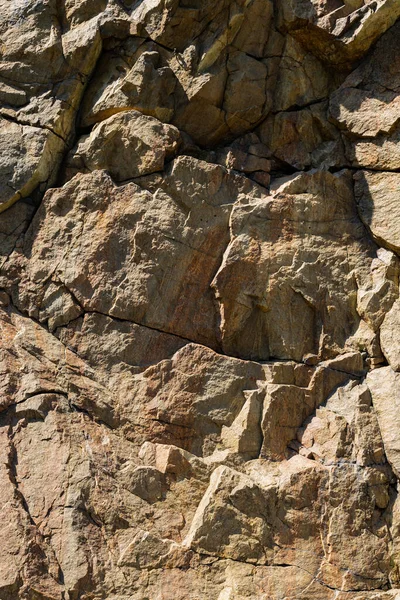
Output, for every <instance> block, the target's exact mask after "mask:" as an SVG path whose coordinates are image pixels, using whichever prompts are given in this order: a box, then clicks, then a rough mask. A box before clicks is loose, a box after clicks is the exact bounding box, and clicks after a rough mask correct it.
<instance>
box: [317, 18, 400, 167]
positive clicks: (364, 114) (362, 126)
mask: <svg viewBox="0 0 400 600" xmlns="http://www.w3.org/2000/svg"><path fill="white" fill-rule="evenodd" d="M399 34H400V26H399V24H396V25H395V26H394V27H392V29H390V30H389V31H388V32H387V34H386V35H384V36H383V37H382V39H381V40H379V42H378V43H377V45H376V48H375V49H374V51H373V52H372V55H371V56H369V57H368V58H365V59H364V60H363V62H362V63H361V65H360V66H359V67H358V68H357V69H356V70H355V71H353V72H352V73H351V74H350V75H349V76H348V78H347V79H346V80H345V82H344V83H343V84H342V86H341V87H340V88H339V89H338V90H337V91H335V92H334V93H333V94H332V95H331V97H330V105H329V106H330V115H331V119H332V120H333V122H335V123H336V124H338V125H339V127H340V129H342V130H343V137H344V142H345V147H346V155H347V157H348V159H349V160H350V161H351V163H352V164H353V165H354V166H360V167H363V168H367V169H368V168H370V169H381V170H385V169H387V170H395V169H398V168H399V167H400V161H399V148H400V146H399V127H398V120H399V118H398V114H399V96H398V94H399V90H400V78H399V66H398V65H399V50H400V41H399V40H400V36H399Z"/></svg>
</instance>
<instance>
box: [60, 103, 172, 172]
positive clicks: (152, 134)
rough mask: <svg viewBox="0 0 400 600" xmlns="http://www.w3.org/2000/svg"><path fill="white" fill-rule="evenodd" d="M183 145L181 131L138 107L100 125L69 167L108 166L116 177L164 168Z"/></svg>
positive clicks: (85, 139)
mask: <svg viewBox="0 0 400 600" xmlns="http://www.w3.org/2000/svg"><path fill="white" fill-rule="evenodd" d="M178 147H179V131H178V130H177V129H176V128H175V127H172V126H170V125H164V124H162V123H160V122H159V121H158V120H157V119H153V118H152V117H147V116H144V115H142V114H141V113H140V112H137V111H127V112H123V113H121V114H117V115H115V116H113V117H110V118H109V119H106V120H105V121H103V122H102V123H100V124H99V125H96V126H95V127H94V128H93V129H92V132H91V133H90V135H88V136H84V137H83V139H81V140H80V141H79V143H78V144H77V146H76V147H75V148H74V149H73V150H72V152H71V154H70V155H69V157H68V158H67V170H71V171H72V172H73V171H74V169H76V170H77V171H79V170H83V171H84V172H88V171H89V172H90V171H94V170H96V169H97V170H100V169H106V170H107V171H108V172H109V173H110V175H111V177H112V178H113V179H114V180H115V181H124V180H126V179H133V178H134V177H138V176H139V175H148V174H149V173H154V172H156V171H162V170H163V169H164V163H165V162H166V160H168V159H171V158H172V157H173V156H174V154H175V153H176V151H177V149H178Z"/></svg>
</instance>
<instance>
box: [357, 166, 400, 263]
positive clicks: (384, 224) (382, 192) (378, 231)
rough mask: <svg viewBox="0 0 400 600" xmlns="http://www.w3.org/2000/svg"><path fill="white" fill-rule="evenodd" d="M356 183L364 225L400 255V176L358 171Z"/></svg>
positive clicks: (381, 242)
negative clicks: (399, 216)
mask: <svg viewBox="0 0 400 600" xmlns="http://www.w3.org/2000/svg"><path fill="white" fill-rule="evenodd" d="M355 180H356V185H355V194H356V200H357V206H358V210H359V214H360V217H361V219H362V221H363V223H364V224H365V225H366V226H367V227H368V229H369V230H370V231H371V233H372V235H373V236H374V238H375V239H376V241H377V242H378V243H379V244H381V245H382V246H384V247H385V248H390V250H393V251H394V252H397V253H400V229H399V218H398V213H399V202H398V193H399V186H400V174H398V173H385V172H384V173H374V172H373V171H359V172H358V173H356V175H355Z"/></svg>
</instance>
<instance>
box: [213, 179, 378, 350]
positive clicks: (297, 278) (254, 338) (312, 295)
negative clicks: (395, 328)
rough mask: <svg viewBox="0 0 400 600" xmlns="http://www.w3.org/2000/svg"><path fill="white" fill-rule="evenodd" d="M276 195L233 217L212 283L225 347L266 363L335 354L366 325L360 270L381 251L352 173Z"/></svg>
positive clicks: (281, 188)
mask: <svg viewBox="0 0 400 600" xmlns="http://www.w3.org/2000/svg"><path fill="white" fill-rule="evenodd" d="M271 192H272V193H271V196H269V197H265V198H263V199H261V200H256V201H255V202H251V203H249V204H248V205H241V206H236V207H235V208H234V210H233V213H232V217H231V242H230V244H229V246H228V249H227V251H226V252H225V255H224V260H223V263H222V265H221V267H220V269H219V271H218V273H217V275H216V276H215V278H214V281H213V286H214V289H215V293H216V297H217V300H218V302H219V305H220V315H221V337H222V346H223V349H224V351H225V352H227V353H228V354H233V355H239V356H246V357H248V358H252V359H254V358H258V359H263V360H266V359H268V358H269V357H271V356H272V357H274V358H281V359H294V360H302V359H303V358H304V357H305V356H306V355H307V354H308V353H312V354H317V355H319V356H320V358H328V357H329V356H330V355H332V353H334V354H336V353H338V352H340V351H343V350H344V349H345V348H346V342H347V339H348V338H349V337H350V336H351V335H352V332H354V331H355V329H356V327H357V324H358V317H357V316H356V315H355V313H354V299H355V297H356V283H355V273H356V271H358V272H359V274H360V275H361V273H362V271H363V269H364V268H365V266H366V264H368V263H369V264H370V262H369V261H370V258H367V257H371V258H372V255H373V253H374V250H373V248H372V246H371V244H370V242H369V240H368V239H367V237H366V235H365V232H364V228H363V226H362V224H361V222H360V221H358V219H357V215H356V206H355V203H354V200H353V194H352V188H351V181H350V175H349V174H348V173H346V172H341V173H338V174H335V175H332V174H330V173H326V172H310V173H307V174H298V175H295V176H293V177H290V178H287V179H286V180H282V181H280V180H278V182H276V183H275V184H274V189H272V188H271ZM327 236H329V240H330V242H329V244H328V245H327V244H326V239H327ZM344 264H345V265H346V267H344ZM243 265H246V268H245V269H244V268H243ZM343 269H344V270H345V272H346V276H345V277H343ZM353 298H354V299H353ZM317 323H320V327H321V330H320V333H318V327H317ZM339 323H340V326H339ZM346 328H347V331H346Z"/></svg>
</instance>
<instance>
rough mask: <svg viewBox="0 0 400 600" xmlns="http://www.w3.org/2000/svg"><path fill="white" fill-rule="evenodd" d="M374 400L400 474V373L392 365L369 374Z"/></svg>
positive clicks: (389, 453)
mask: <svg viewBox="0 0 400 600" xmlns="http://www.w3.org/2000/svg"><path fill="white" fill-rule="evenodd" d="M366 381H367V385H368V387H369V389H370V390H371V394H372V402H373V405H374V408H375V411H376V414H377V417H378V421H379V426H380V429H381V433H382V439H383V444H384V447H385V453H386V456H387V459H388V461H389V462H390V464H391V465H392V467H393V469H394V471H395V472H396V473H397V475H398V476H399V475H400V461H399V452H400V446H399V436H398V428H399V425H398V419H399V417H398V415H399V408H398V407H399V402H400V396H399V394H400V387H399V381H400V375H399V373H396V372H395V371H393V369H392V368H391V367H382V368H381V369H375V370H374V371H372V372H371V373H369V374H368V376H367V379H366Z"/></svg>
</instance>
